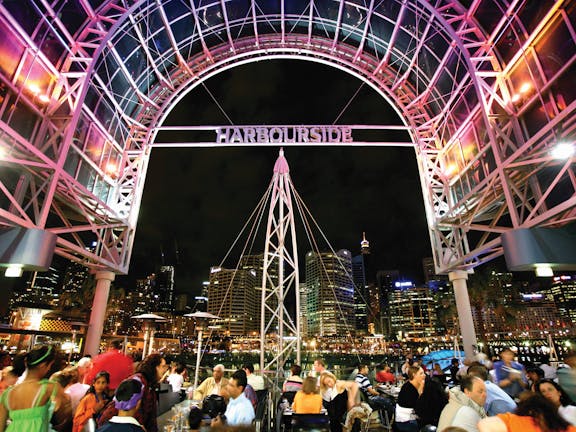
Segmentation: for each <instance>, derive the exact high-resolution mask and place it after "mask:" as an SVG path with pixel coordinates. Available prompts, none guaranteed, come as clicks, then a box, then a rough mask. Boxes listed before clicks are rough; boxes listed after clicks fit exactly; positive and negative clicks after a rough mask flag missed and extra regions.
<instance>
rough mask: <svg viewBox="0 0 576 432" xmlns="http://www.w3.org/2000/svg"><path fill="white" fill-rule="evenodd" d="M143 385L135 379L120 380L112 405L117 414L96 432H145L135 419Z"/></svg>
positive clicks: (142, 392) (140, 401) (140, 402)
mask: <svg viewBox="0 0 576 432" xmlns="http://www.w3.org/2000/svg"><path fill="white" fill-rule="evenodd" d="M143 396H144V386H143V385H142V383H141V382H140V381H139V380H137V379H128V380H125V381H122V382H121V383H120V385H119V386H118V388H117V389H116V394H115V395H114V407H115V409H116V410H117V411H118V415H116V416H114V417H112V418H111V419H110V421H109V422H107V423H106V424H104V425H103V426H102V427H100V428H99V429H98V431H97V432H147V431H146V430H145V429H144V427H143V426H142V425H141V424H140V423H139V422H138V420H136V417H135V416H136V413H137V412H138V411H140V405H141V404H142V398H143Z"/></svg>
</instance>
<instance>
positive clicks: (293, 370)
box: [290, 364, 302, 376]
mask: <svg viewBox="0 0 576 432" xmlns="http://www.w3.org/2000/svg"><path fill="white" fill-rule="evenodd" d="M290 373H291V374H292V375H296V376H300V374H301V373H302V366H300V365H297V364H295V365H292V367H291V368H290Z"/></svg>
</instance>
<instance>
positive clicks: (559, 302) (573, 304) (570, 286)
mask: <svg viewBox="0 0 576 432" xmlns="http://www.w3.org/2000/svg"><path fill="white" fill-rule="evenodd" d="M550 291H551V292H552V296H553V297H554V303H556V307H557V308H558V311H559V312H560V316H561V317H562V318H563V319H564V320H565V321H566V322H567V323H572V325H576V276H575V275H564V276H556V277H554V279H553V282H552V287H551V288H550Z"/></svg>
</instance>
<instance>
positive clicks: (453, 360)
mask: <svg viewBox="0 0 576 432" xmlns="http://www.w3.org/2000/svg"><path fill="white" fill-rule="evenodd" d="M450 365H451V366H460V360H458V359H457V358H453V359H452V360H450Z"/></svg>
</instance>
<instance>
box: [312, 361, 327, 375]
mask: <svg viewBox="0 0 576 432" xmlns="http://www.w3.org/2000/svg"><path fill="white" fill-rule="evenodd" d="M312 367H313V368H314V370H315V371H316V373H322V372H324V371H325V370H326V362H325V361H324V359H321V358H317V359H316V360H314V364H313V365H312Z"/></svg>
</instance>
